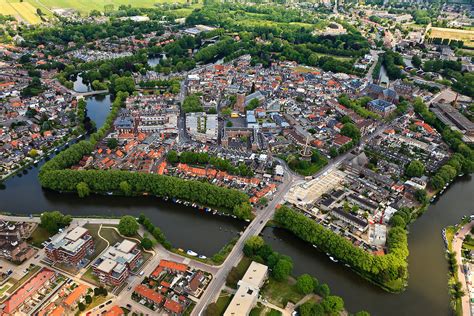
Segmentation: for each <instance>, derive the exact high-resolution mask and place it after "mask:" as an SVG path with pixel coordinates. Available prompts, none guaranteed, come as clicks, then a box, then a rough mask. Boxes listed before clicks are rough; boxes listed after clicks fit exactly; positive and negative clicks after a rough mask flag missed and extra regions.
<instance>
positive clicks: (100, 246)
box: [84, 224, 107, 259]
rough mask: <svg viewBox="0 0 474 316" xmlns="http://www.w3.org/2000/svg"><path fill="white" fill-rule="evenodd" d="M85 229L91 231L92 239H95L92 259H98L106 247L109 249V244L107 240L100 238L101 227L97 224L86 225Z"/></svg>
mask: <svg viewBox="0 0 474 316" xmlns="http://www.w3.org/2000/svg"><path fill="white" fill-rule="evenodd" d="M84 227H85V228H87V229H88V230H89V233H90V234H91V236H92V238H93V239H94V247H95V249H94V253H93V254H92V256H91V258H92V259H94V258H95V257H97V256H98V255H99V254H100V253H101V252H102V251H104V249H105V247H107V243H106V242H105V240H103V239H102V238H100V237H99V235H98V232H99V227H100V225H97V224H86V225H84Z"/></svg>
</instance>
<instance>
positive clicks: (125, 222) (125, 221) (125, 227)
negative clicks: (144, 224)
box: [118, 215, 140, 237]
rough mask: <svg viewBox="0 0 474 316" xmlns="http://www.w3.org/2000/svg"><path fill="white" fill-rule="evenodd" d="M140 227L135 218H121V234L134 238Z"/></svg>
mask: <svg viewBox="0 0 474 316" xmlns="http://www.w3.org/2000/svg"><path fill="white" fill-rule="evenodd" d="M139 227H140V226H139V225H138V222H137V220H136V219H135V217H133V216H130V215H126V216H123V217H121V218H120V222H119V225H118V230H119V232H120V234H122V235H124V236H127V237H130V236H134V235H135V234H136V233H137V232H138V228H139Z"/></svg>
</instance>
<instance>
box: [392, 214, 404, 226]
mask: <svg viewBox="0 0 474 316" xmlns="http://www.w3.org/2000/svg"><path fill="white" fill-rule="evenodd" d="M390 225H392V226H393V227H405V226H406V225H407V224H406V222H405V220H404V219H403V217H402V216H400V215H398V214H395V215H393V216H392V218H390Z"/></svg>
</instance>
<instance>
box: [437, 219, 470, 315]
mask: <svg viewBox="0 0 474 316" xmlns="http://www.w3.org/2000/svg"><path fill="white" fill-rule="evenodd" d="M471 219H472V217H465V218H463V220H462V221H461V222H460V223H459V224H456V225H454V226H448V227H446V228H445V229H443V239H444V241H445V243H446V247H447V252H446V259H447V261H448V264H449V280H448V286H449V294H450V298H451V306H452V307H453V311H454V313H455V315H456V316H462V315H470V313H471V304H470V302H471V299H470V292H469V288H468V285H467V282H468V280H467V276H466V273H465V271H466V269H467V268H466V267H465V266H464V264H463V257H464V255H463V243H464V240H465V239H466V237H470V238H471V239H472V236H471V235H470V233H471V228H472V227H474V222H472V220H471Z"/></svg>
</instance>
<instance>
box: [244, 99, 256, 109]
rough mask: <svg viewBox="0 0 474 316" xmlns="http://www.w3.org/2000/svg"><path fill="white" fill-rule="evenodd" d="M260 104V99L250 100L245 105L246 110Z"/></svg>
mask: <svg viewBox="0 0 474 316" xmlns="http://www.w3.org/2000/svg"><path fill="white" fill-rule="evenodd" d="M259 106H260V101H258V99H257V98H254V99H252V100H250V102H249V104H248V105H247V106H246V107H245V109H246V110H247V111H251V110H254V109H256V108H258V107H259Z"/></svg>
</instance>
